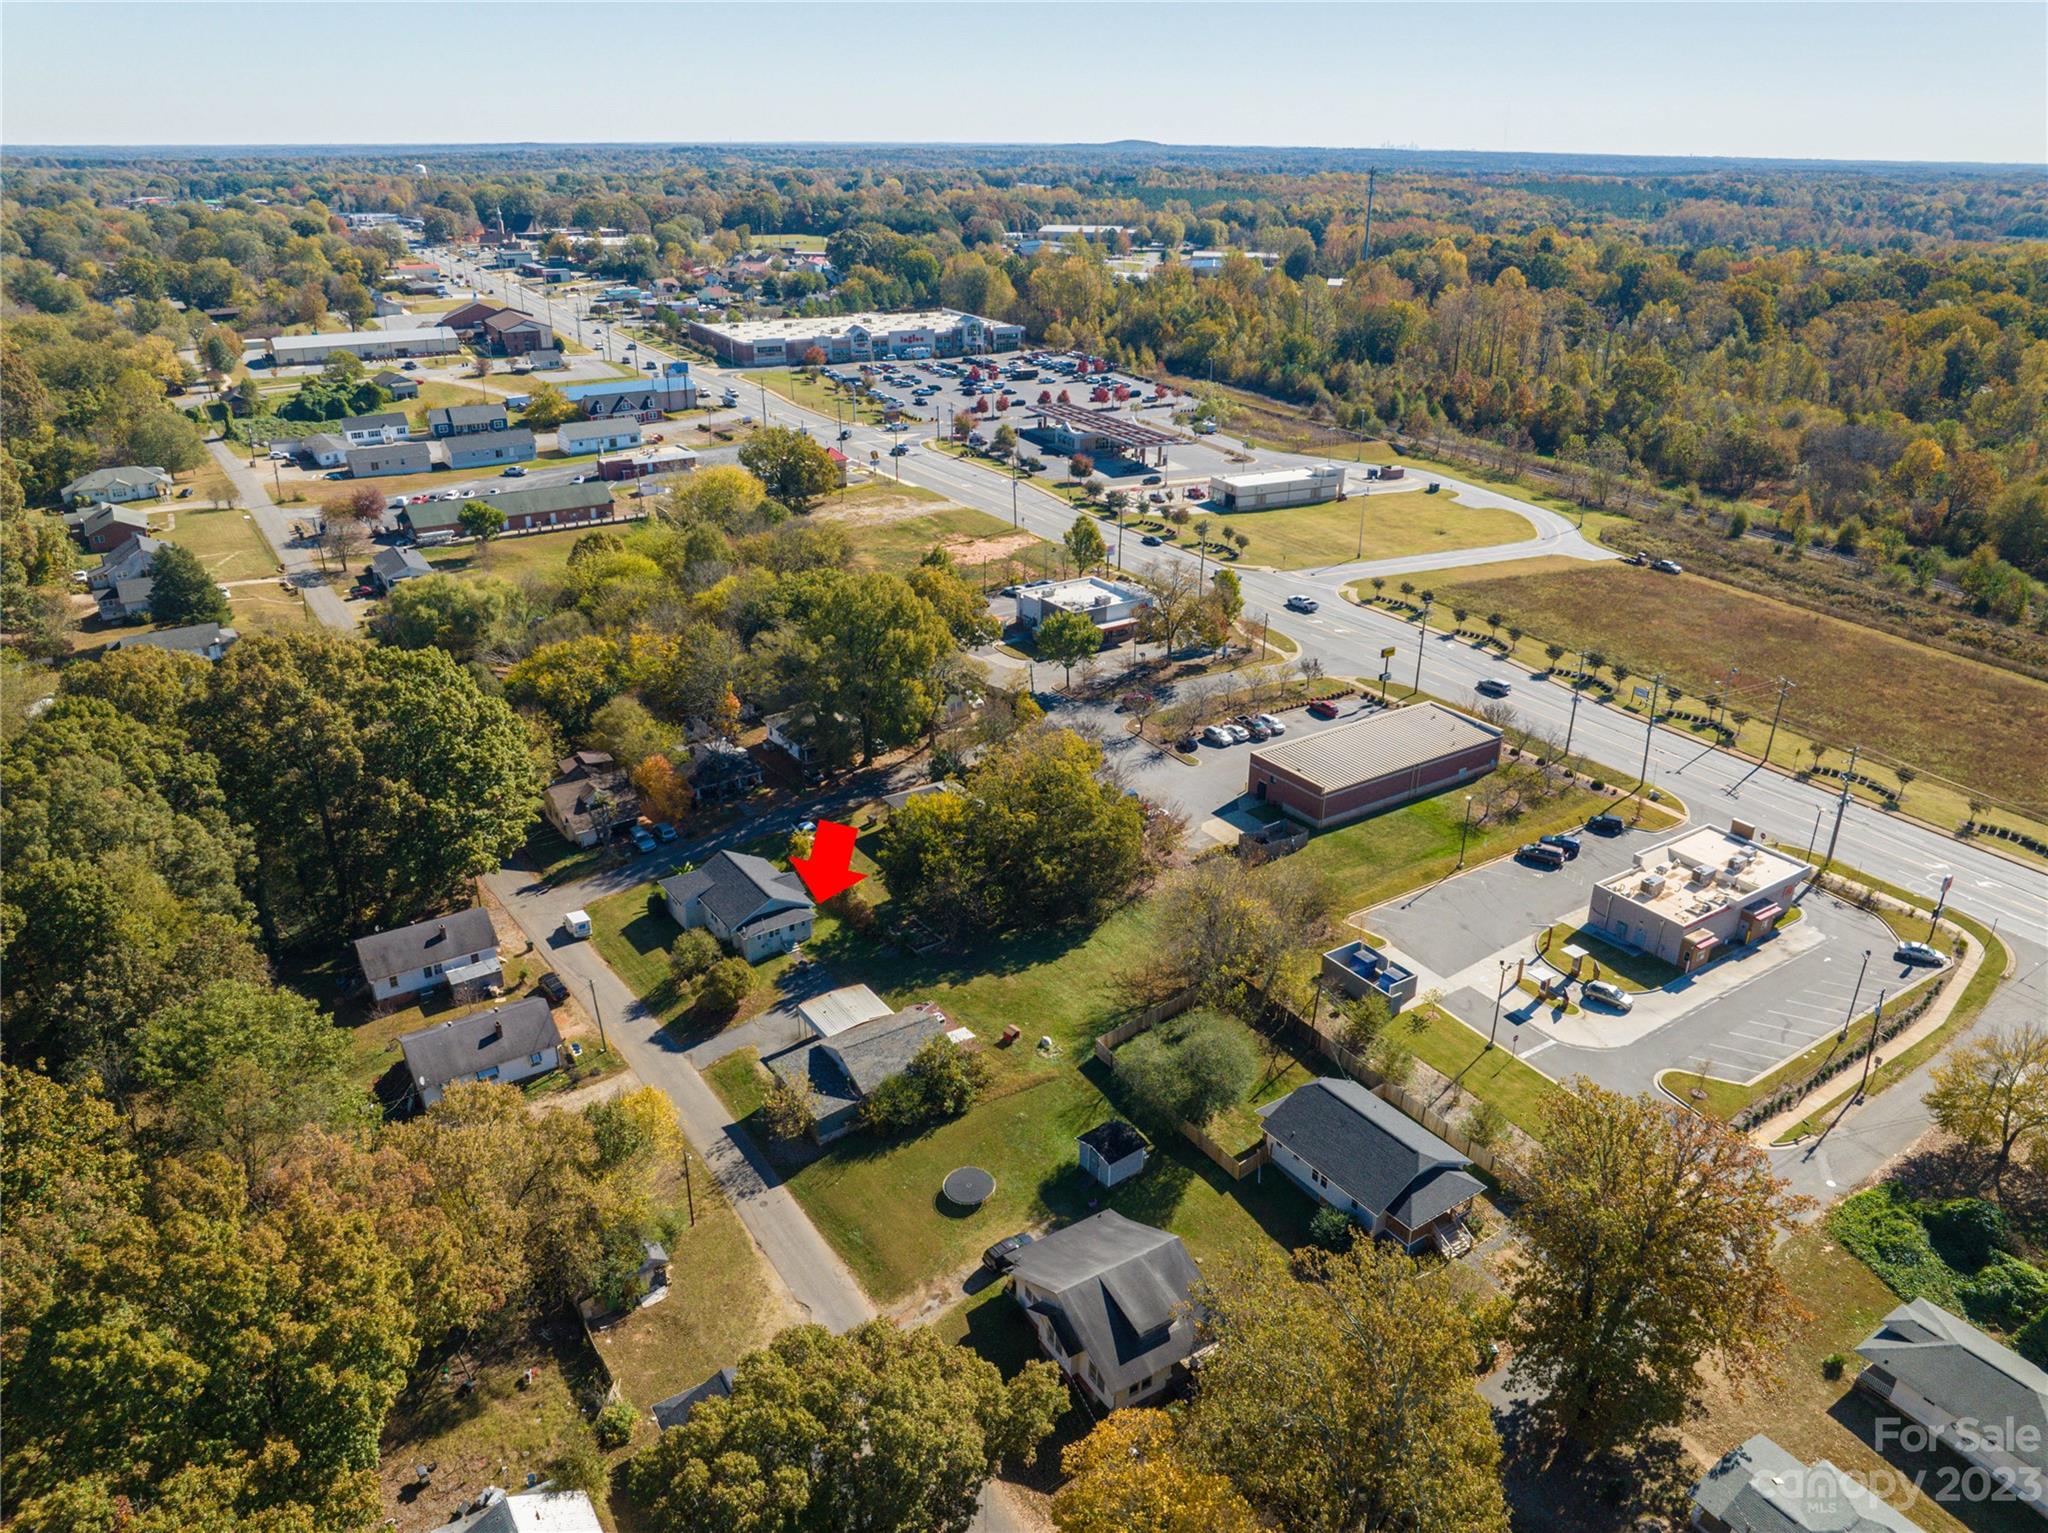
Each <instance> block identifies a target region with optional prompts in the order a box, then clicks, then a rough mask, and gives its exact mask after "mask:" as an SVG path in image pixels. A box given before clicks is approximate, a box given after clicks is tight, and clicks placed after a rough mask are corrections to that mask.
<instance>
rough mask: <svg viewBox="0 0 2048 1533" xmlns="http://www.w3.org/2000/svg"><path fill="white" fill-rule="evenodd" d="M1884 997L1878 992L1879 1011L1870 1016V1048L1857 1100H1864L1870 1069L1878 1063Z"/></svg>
mask: <svg viewBox="0 0 2048 1533" xmlns="http://www.w3.org/2000/svg"><path fill="white" fill-rule="evenodd" d="M1884 996H1885V993H1884V992H1883V991H1882V990H1880V991H1878V992H1877V1009H1876V1010H1875V1011H1873V1012H1872V1013H1871V1014H1870V1047H1869V1048H1867V1049H1865V1050H1864V1051H1863V1079H1862V1080H1860V1081H1858V1082H1857V1083H1856V1100H1857V1101H1859V1102H1860V1101H1862V1100H1863V1088H1864V1087H1866V1086H1868V1085H1869V1084H1870V1067H1871V1066H1872V1065H1873V1064H1875V1063H1876V1062H1877V1030H1878V1027H1879V1026H1880V1025H1881V1024H1882V1023H1883V1022H1884Z"/></svg>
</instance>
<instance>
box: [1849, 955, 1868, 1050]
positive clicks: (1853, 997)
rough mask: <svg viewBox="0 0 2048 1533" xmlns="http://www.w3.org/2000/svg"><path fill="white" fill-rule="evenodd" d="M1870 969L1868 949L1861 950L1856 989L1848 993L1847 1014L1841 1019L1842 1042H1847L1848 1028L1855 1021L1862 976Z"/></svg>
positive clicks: (1861, 988) (1861, 992)
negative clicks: (1861, 961)
mask: <svg viewBox="0 0 2048 1533" xmlns="http://www.w3.org/2000/svg"><path fill="white" fill-rule="evenodd" d="M1869 969H1870V949H1869V948H1865V949H1864V950H1863V966H1862V967H1861V968H1859V969H1858V970H1857V971H1856V988H1855V989H1853V990H1851V991H1850V992H1849V1013H1848V1015H1847V1016H1845V1017H1843V1018H1842V1042H1844V1043H1847V1042H1848V1041H1849V1028H1850V1026H1851V1024H1853V1023H1854V1022H1855V1020H1856V1002H1857V1001H1858V1000H1859V999H1860V998H1861V997H1862V995H1863V976H1864V974H1865V973H1867V972H1868V971H1869Z"/></svg>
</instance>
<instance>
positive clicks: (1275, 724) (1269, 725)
mask: <svg viewBox="0 0 2048 1533" xmlns="http://www.w3.org/2000/svg"><path fill="white" fill-rule="evenodd" d="M1252 722H1253V723H1255V724H1257V725H1258V726H1259V727H1260V728H1261V729H1263V730H1265V731H1266V733H1267V734H1269V735H1284V734H1286V733H1287V726H1286V725H1285V724H1283V723H1281V722H1280V721H1279V720H1278V719H1276V718H1274V717H1273V715H1272V714H1270V713H1260V714H1254V715H1253V717H1252Z"/></svg>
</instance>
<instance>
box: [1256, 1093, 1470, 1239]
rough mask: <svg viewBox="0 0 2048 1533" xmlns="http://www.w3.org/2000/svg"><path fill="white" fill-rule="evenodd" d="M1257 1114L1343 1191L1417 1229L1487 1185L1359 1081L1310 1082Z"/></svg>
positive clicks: (1440, 1143) (1448, 1148)
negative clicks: (1480, 1182) (1480, 1183)
mask: <svg viewBox="0 0 2048 1533" xmlns="http://www.w3.org/2000/svg"><path fill="white" fill-rule="evenodd" d="M1259 1113H1260V1115H1261V1116H1262V1117H1263V1118H1264V1119H1265V1120H1266V1132H1267V1133H1269V1134H1271V1135H1272V1136H1273V1137H1274V1138H1275V1139H1277V1140H1278V1141H1279V1142H1280V1143H1281V1144H1284V1145H1285V1146H1287V1148H1288V1149H1290V1150H1292V1151H1293V1152H1294V1153H1295V1154H1296V1155H1298V1156H1300V1157H1301V1158H1302V1159H1303V1160H1305V1161H1307V1162H1308V1163H1309V1164H1310V1165H1311V1166H1313V1167H1315V1168H1316V1170H1318V1171H1320V1172H1322V1173H1323V1175H1324V1176H1326V1177H1328V1178H1329V1179H1330V1182H1331V1185H1332V1186H1334V1187H1335V1188H1336V1189H1337V1190H1338V1191H1339V1192H1342V1193H1344V1194H1345V1195H1346V1196H1348V1197H1350V1198H1352V1199H1353V1200H1355V1201H1356V1202H1358V1203H1360V1204H1361V1205H1363V1206H1364V1207H1366V1208H1369V1209H1372V1210H1373V1211H1374V1212H1376V1213H1381V1214H1387V1215H1391V1216H1392V1217H1393V1218H1395V1219H1398V1220H1399V1221H1400V1222H1401V1223H1402V1224H1403V1225H1405V1226H1407V1227H1408V1228H1409V1229H1411V1230H1416V1229H1420V1228H1422V1226H1424V1225H1425V1224H1427V1223H1429V1221H1430V1220H1432V1219H1434V1218H1436V1217H1437V1216H1438V1215H1439V1214H1442V1213H1447V1212H1449V1211H1450V1210H1451V1209H1453V1208H1456V1207H1457V1206H1458V1205H1459V1204H1460V1203H1463V1202H1464V1201H1465V1200H1466V1199H1468V1198H1471V1197H1475V1196H1477V1195H1478V1193H1479V1192H1480V1190H1481V1189H1480V1185H1479V1181H1478V1179H1477V1178H1476V1177H1474V1176H1472V1175H1471V1174H1470V1173H1469V1172H1468V1171H1467V1170H1466V1167H1468V1166H1470V1165H1471V1164H1472V1163H1471V1162H1470V1161H1469V1160H1467V1159H1466V1158H1465V1157H1464V1156H1462V1155H1460V1154H1459V1153H1458V1152H1457V1151H1456V1150H1454V1149H1452V1148H1451V1146H1450V1145H1449V1144H1447V1143H1446V1142H1445V1141H1443V1140H1442V1139H1439V1138H1438V1137H1437V1136H1436V1135H1435V1134H1432V1133H1431V1132H1430V1131H1429V1130H1428V1129H1426V1128H1424V1127H1423V1126H1422V1125H1421V1124H1420V1123H1417V1122H1416V1121H1415V1120H1414V1119H1413V1118H1411V1117H1409V1116H1408V1115H1407V1114H1406V1113H1404V1112H1402V1111H1401V1110H1400V1109H1399V1108H1397V1107H1395V1106H1393V1105H1392V1104H1391V1103H1388V1102H1384V1101H1382V1100H1381V1099H1380V1098H1378V1097H1376V1096H1374V1095H1373V1094H1372V1093H1371V1092H1370V1091H1367V1090H1366V1089H1365V1087H1363V1086H1361V1085H1359V1084H1358V1082H1356V1081H1352V1080H1341V1079H1325V1080H1315V1081H1310V1082H1309V1083H1308V1084H1307V1085H1305V1086H1298V1087H1296V1088H1295V1089H1294V1090H1293V1091H1290V1092H1289V1093H1288V1094H1287V1095H1286V1096H1284V1097H1282V1098H1281V1099H1280V1100H1279V1101H1277V1102H1273V1103H1269V1104H1268V1105H1267V1106H1265V1107H1262V1108H1260V1109H1259Z"/></svg>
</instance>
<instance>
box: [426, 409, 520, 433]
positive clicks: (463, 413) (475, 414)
mask: <svg viewBox="0 0 2048 1533" xmlns="http://www.w3.org/2000/svg"><path fill="white" fill-rule="evenodd" d="M504 418H505V407H504V406H503V405H502V404H488V405H438V406H436V407H435V408H434V409H431V410H429V411H428V412H427V425H428V427H429V428H431V427H433V426H435V425H437V424H446V425H449V426H488V425H489V424H490V423H491V422H492V421H501V420H503V419H504Z"/></svg>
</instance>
